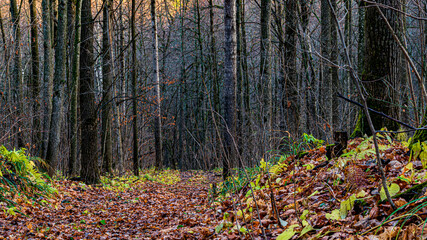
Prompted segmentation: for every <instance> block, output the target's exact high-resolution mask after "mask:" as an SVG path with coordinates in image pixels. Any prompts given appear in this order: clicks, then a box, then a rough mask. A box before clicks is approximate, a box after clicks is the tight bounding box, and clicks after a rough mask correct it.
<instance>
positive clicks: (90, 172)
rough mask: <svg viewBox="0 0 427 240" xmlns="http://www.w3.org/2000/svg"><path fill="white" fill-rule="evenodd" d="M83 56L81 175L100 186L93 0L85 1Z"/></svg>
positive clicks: (87, 181) (81, 72)
mask: <svg viewBox="0 0 427 240" xmlns="http://www.w3.org/2000/svg"><path fill="white" fill-rule="evenodd" d="M81 17H82V19H81V22H82V26H81V40H82V41H81V45H80V47H81V55H80V113H81V145H80V149H81V171H80V176H81V177H82V179H83V180H84V181H85V182H86V183H88V184H93V183H98V182H99V180H100V176H99V169H98V135H97V134H98V132H97V127H98V126H97V125H98V122H97V114H96V105H95V92H94V86H95V74H94V63H95V62H94V54H93V51H94V49H93V38H94V34H93V33H94V32H93V31H94V29H93V27H94V21H93V19H92V4H91V0H83V1H82V13H81Z"/></svg>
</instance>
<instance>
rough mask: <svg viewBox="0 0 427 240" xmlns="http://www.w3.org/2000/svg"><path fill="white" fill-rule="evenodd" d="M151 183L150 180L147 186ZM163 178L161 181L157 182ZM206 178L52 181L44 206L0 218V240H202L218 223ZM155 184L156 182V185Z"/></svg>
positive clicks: (172, 174)
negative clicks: (95, 182) (94, 182)
mask: <svg viewBox="0 0 427 240" xmlns="http://www.w3.org/2000/svg"><path fill="white" fill-rule="evenodd" d="M147 178H150V180H151V181H150V180H147ZM162 178H163V179H162ZM215 178H216V176H215V174H214V173H210V172H205V173H203V172H198V171H188V172H178V171H167V172H165V173H163V174H162V176H160V177H158V178H157V179H151V177H150V175H148V174H147V175H145V176H144V177H143V178H142V180H138V179H127V180H120V179H116V180H114V179H109V180H106V181H105V179H104V182H103V184H99V185H90V186H89V185H85V184H83V183H80V182H75V181H69V180H61V181H56V182H55V185H56V188H57V189H58V192H59V194H58V196H57V197H56V198H52V199H46V200H45V201H47V202H48V203H49V204H44V206H40V205H37V204H36V205H32V204H28V203H24V202H22V203H20V204H21V207H20V209H19V210H20V211H21V212H22V213H23V214H25V215H26V216H25V215H23V214H16V213H14V214H10V213H8V212H7V211H3V212H0V239H39V238H47V239H165V238H166V239H205V238H209V237H212V235H213V233H214V230H213V227H212V226H214V225H215V224H216V223H217V222H218V221H217V220H216V219H215V216H214V209H213V208H209V207H208V205H209V203H208V201H209V197H208V191H209V184H208V182H212V181H215ZM156 180H158V181H156Z"/></svg>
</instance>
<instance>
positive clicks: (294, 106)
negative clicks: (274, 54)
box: [282, 1, 299, 134]
mask: <svg viewBox="0 0 427 240" xmlns="http://www.w3.org/2000/svg"><path fill="white" fill-rule="evenodd" d="M285 22H286V27H285V43H284V47H285V51H284V61H283V64H284V66H283V69H284V70H285V74H284V76H283V77H284V79H283V80H282V81H284V83H283V84H282V87H285V89H282V91H284V92H283V94H282V95H283V96H284V97H285V99H284V100H282V101H283V102H282V107H283V109H284V110H285V117H286V119H287V128H286V129H282V130H283V131H286V130H288V131H290V132H291V134H298V125H299V124H298V122H299V118H298V108H299V106H298V92H297V89H298V88H297V87H298V86H297V85H298V76H297V69H296V49H297V48H296V47H297V46H296V44H297V32H296V30H297V2H296V1H286V13H285Z"/></svg>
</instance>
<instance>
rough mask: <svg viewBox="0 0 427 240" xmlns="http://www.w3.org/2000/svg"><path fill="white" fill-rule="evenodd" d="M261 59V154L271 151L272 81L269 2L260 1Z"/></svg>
mask: <svg viewBox="0 0 427 240" xmlns="http://www.w3.org/2000/svg"><path fill="white" fill-rule="evenodd" d="M260 20H261V59H260V67H261V68H260V82H259V86H258V91H259V96H261V97H262V106H261V111H260V113H261V122H262V127H263V128H264V129H263V131H262V132H263V136H262V139H263V140H262V142H263V143H266V145H265V146H264V149H262V150H261V151H262V152H265V151H267V150H270V149H271V143H272V142H271V130H272V129H271V128H272V120H273V116H272V111H273V109H272V108H273V103H272V80H271V30H270V29H271V0H265V1H261V19H260Z"/></svg>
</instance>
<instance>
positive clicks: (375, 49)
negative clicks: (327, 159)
mask: <svg viewBox="0 0 427 240" xmlns="http://www.w3.org/2000/svg"><path fill="white" fill-rule="evenodd" d="M377 2H378V3H379V4H383V5H386V6H389V7H391V8H395V9H401V7H402V4H403V3H402V1H399V0H380V1H377ZM369 5H370V4H368V8H367V9H366V13H365V38H364V39H365V41H366V42H365V43H364V48H365V50H364V56H363V60H364V62H363V71H362V81H363V85H364V86H365V88H366V90H367V92H368V99H367V101H368V106H369V107H370V108H372V109H374V110H377V111H380V112H383V113H384V114H386V115H388V116H392V117H396V116H398V107H396V105H398V103H399V94H400V91H399V90H398V89H399V88H400V82H401V81H402V82H403V79H400V77H401V72H400V71H402V68H401V67H400V66H404V65H403V64H404V62H403V60H402V58H401V50H400V49H399V46H398V44H397V42H396V41H395V40H394V39H393V35H392V33H391V32H390V30H389V28H388V27H387V25H386V22H385V21H384V19H382V17H381V15H380V13H379V12H378V10H377V8H376V7H375V6H369ZM380 9H381V11H382V12H383V13H384V15H385V16H386V18H387V20H388V21H389V23H390V24H391V26H392V27H393V29H394V31H395V32H396V33H397V34H401V33H402V30H403V29H402V24H401V23H402V21H400V18H401V17H402V16H401V14H400V13H399V12H397V11H394V10H392V9H390V8H383V7H380ZM396 90H397V91H396ZM372 123H373V125H374V128H375V129H376V130H379V129H381V128H383V127H387V129H388V130H397V129H398V128H399V125H398V124H397V123H396V122H393V121H391V120H387V119H383V118H382V117H381V116H378V115H372ZM364 134H373V133H371V131H370V129H369V126H368V123H367V120H366V116H365V115H364V114H363V112H359V117H358V122H357V124H356V128H355V130H354V132H353V134H352V137H358V136H363V135H364Z"/></svg>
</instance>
